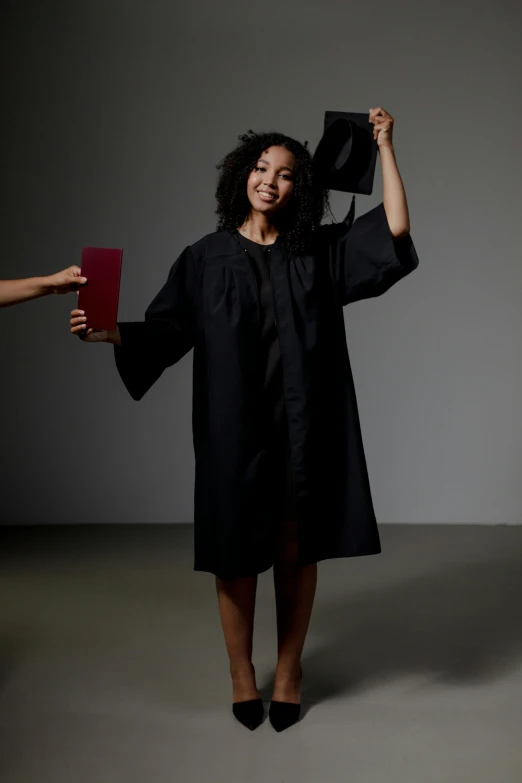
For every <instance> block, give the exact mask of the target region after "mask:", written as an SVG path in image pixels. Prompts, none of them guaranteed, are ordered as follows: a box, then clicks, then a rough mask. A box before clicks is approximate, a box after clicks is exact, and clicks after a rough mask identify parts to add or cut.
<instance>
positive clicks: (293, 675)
mask: <svg viewBox="0 0 522 783" xmlns="http://www.w3.org/2000/svg"><path fill="white" fill-rule="evenodd" d="M316 584H317V564H315V563H314V564H313V565H308V566H302V565H300V564H299V561H298V542H297V523H296V522H285V523H284V524H283V525H282V527H281V530H280V533H279V535H278V538H277V545H276V557H275V561H274V586H275V594H276V609H277V640H278V661H277V669H276V678H275V684H274V693H273V697H272V698H273V700H274V701H286V702H292V703H295V704H297V703H299V702H300V698H301V697H300V694H301V654H302V652H303V647H304V643H305V639H306V633H307V631H308V625H309V623H310V616H311V614H312V607H313V603H314V597H315V588H316Z"/></svg>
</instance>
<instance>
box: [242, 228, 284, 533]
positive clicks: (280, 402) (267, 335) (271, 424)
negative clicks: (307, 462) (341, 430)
mask: <svg viewBox="0 0 522 783" xmlns="http://www.w3.org/2000/svg"><path fill="white" fill-rule="evenodd" d="M235 236H236V238H237V240H238V242H239V244H240V245H241V247H242V248H243V250H244V251H245V253H246V254H247V256H248V260H249V263H250V264H251V265H252V270H253V272H254V276H255V279H256V285H257V294H258V299H259V310H260V318H259V321H260V323H259V329H260V340H261V351H260V353H261V356H260V359H261V367H262V372H263V374H264V383H263V400H262V404H261V410H262V416H263V418H264V421H265V424H264V426H265V427H266V433H267V444H268V445H267V452H268V455H269V460H270V461H271V463H272V466H271V467H272V470H271V471H270V472H271V479H270V485H271V494H273V496H274V510H273V513H274V524H275V525H277V523H278V522H279V521H288V520H291V519H293V516H294V481H293V475H292V463H291V459H290V443H289V439H288V426H287V422H286V415H285V396H284V388H283V362H282V357H281V346H280V344H279V336H278V333H277V323H276V314H275V307H274V292H273V289H272V278H271V275H270V253H271V250H272V245H261V244H259V242H253V241H252V240H251V239H248V238H247V237H245V236H243V234H241V233H240V232H239V231H237V232H236V234H235Z"/></svg>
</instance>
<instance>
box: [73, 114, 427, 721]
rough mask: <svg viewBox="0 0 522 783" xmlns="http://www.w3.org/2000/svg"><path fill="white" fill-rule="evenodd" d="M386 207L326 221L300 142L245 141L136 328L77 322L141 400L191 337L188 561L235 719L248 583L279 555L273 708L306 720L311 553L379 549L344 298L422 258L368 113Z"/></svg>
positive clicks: (284, 716) (254, 709) (249, 626)
mask: <svg viewBox="0 0 522 783" xmlns="http://www.w3.org/2000/svg"><path fill="white" fill-rule="evenodd" d="M370 121H371V122H372V123H373V125H374V137H375V138H376V139H377V142H378V145H379V148H380V152H381V162H382V170H383V178H384V205H381V206H380V207H377V208H376V209H374V210H372V211H371V212H369V213H368V214H366V215H364V216H363V217H361V218H359V219H358V220H356V221H355V223H354V225H353V227H352V228H351V229H349V228H348V227H347V226H346V225H345V224H341V225H331V226H321V220H322V217H323V212H324V209H325V206H326V204H327V194H326V192H325V191H324V190H323V189H322V188H321V187H320V185H319V184H318V183H317V182H316V178H315V176H314V168H313V165H312V160H311V157H310V154H309V152H308V150H307V149H306V147H305V146H303V145H301V144H300V143H299V142H297V141H294V140H293V139H289V138H288V137H286V136H283V135H281V134H275V133H273V134H263V135H256V134H253V133H250V134H248V135H246V136H243V137H240V138H241V143H240V144H239V145H238V146H237V147H236V149H235V150H233V151H232V152H231V153H230V154H229V155H227V156H226V157H225V159H224V160H223V161H222V163H221V164H220V165H219V167H218V168H219V169H220V179H219V184H218V188H217V194H216V195H217V202H218V209H217V213H218V216H219V224H218V231H217V232H215V233H214V234H210V235H208V236H206V237H204V238H203V239H202V240H200V241H199V242H197V243H196V244H194V245H192V246H191V247H188V248H186V249H185V250H184V252H183V253H182V254H181V256H180V257H179V258H178V260H177V261H176V263H175V264H174V265H173V267H172V269H171V271H170V274H169V277H168V280H167V282H166V283H165V285H164V287H163V288H162V290H161V291H160V292H159V294H158V295H157V296H156V298H155V299H154V301H153V302H152V304H151V305H150V306H149V308H148V310H147V312H146V315H145V321H144V322H140V323H120V324H119V325H118V328H117V329H116V331H114V332H93V330H92V329H90V328H88V326H87V325H86V321H87V318H88V315H86V314H85V313H84V312H81V311H79V310H74V311H73V312H72V318H71V332H72V333H73V334H76V335H79V336H80V337H82V339H84V340H86V341H87V342H108V343H113V344H114V345H115V346H116V347H115V355H116V363H117V367H118V370H119V372H120V374H121V377H122V379H123V381H124V383H125V385H126V386H127V388H128V390H129V392H130V394H131V395H132V396H133V398H134V399H137V400H138V399H140V398H141V397H142V396H143V395H144V394H145V392H146V391H147V390H148V389H149V388H150V387H151V386H152V384H153V383H154V382H155V381H156V380H157V379H158V378H159V376H160V375H161V373H162V372H163V370H164V369H165V368H166V367H168V366H170V365H172V364H174V363H175V362H176V361H178V360H179V359H180V358H181V357H182V356H183V355H184V354H185V353H187V351H189V350H190V349H191V348H192V347H193V348H194V384H193V390H194V391H193V435H194V448H195V454H196V488H195V511H194V521H195V527H194V536H195V568H196V570H202V571H209V572H211V573H213V574H215V576H216V584H217V593H218V600H219V609H220V614H221V621H222V625H223V631H224V636H225V642H226V646H227V651H228V655H229V658H230V673H231V677H232V687H233V712H234V715H235V716H236V717H237V718H238V720H240V721H241V722H242V723H243V724H244V725H245V726H247V727H248V728H250V729H254V728H256V727H257V726H258V725H259V724H260V723H261V721H262V718H263V706H262V702H261V700H260V698H259V693H258V691H257V686H256V681H255V672H254V667H253V665H252V635H253V622H254V606H255V595H256V585H257V576H258V574H259V573H261V572H262V571H264V570H266V569H268V568H270V567H272V566H273V569H274V581H275V592H276V607H277V632H278V662H277V669H276V676H275V683H274V691H273V700H272V703H271V706H270V712H269V717H270V720H271V722H272V725H273V726H274V728H275V729H276V730H277V731H281V730H282V729H285V728H287V727H288V726H290V725H292V724H293V723H295V722H296V721H297V720H298V718H299V714H300V684H301V676H302V675H301V663H300V661H301V653H302V650H303V646H304V642H305V637H306V633H307V629H308V624H309V620H310V615H311V611H312V605H313V601H314V595H315V588H316V580H317V562H318V561H319V560H323V559H326V558H334V557H349V556H356V555H365V554H374V553H377V552H379V551H380V544H379V536H378V532H377V525H376V522H375V516H374V512H373V507H372V500H371V496H370V489H369V483H368V477H367V473H366V465H365V459H364V451H363V445H362V440H361V435H360V429H359V421H358V415H357V404H356V399H355V392H354V388H353V381H352V375H351V370H350V365H349V360H348V353H347V349H346V338H345V329H344V320H343V312H342V306H343V305H344V304H347V303H348V302H352V301H356V300H358V299H363V298H366V297H372V296H377V295H379V294H381V293H384V291H386V290H387V289H388V288H389V287H390V286H391V285H393V284H394V283H395V282H396V281H397V280H399V279H400V278H402V277H404V276H405V275H406V274H408V272H410V271H411V270H412V269H414V268H415V267H416V266H417V263H418V261H417V256H416V253H415V250H414V248H413V244H412V242H411V239H410V238H409V233H408V232H409V218H408V208H407V203H406V196H405V193H404V188H403V185H402V182H401V178H400V175H399V172H398V169H397V164H396V162H395V157H394V151H393V144H392V128H393V118H392V117H391V116H390V115H389V114H388V113H387V112H385V111H384V110H382V109H372V110H371V111H370Z"/></svg>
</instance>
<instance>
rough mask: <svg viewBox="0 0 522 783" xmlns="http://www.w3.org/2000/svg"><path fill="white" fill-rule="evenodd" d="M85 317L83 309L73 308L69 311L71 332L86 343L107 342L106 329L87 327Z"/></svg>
mask: <svg viewBox="0 0 522 783" xmlns="http://www.w3.org/2000/svg"><path fill="white" fill-rule="evenodd" d="M86 321H87V318H86V316H85V311H84V310H73V311H72V312H71V321H70V324H71V334H75V335H76V336H77V337H79V338H80V339H81V340H83V341H84V342H86V343H106V342H108V340H107V337H108V334H107V330H106V329H97V330H94V329H87V326H86Z"/></svg>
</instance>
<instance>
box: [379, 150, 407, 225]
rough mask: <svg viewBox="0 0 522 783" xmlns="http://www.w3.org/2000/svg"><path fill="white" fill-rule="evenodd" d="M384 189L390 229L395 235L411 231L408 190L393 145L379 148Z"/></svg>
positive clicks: (385, 207)
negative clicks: (405, 187)
mask: <svg viewBox="0 0 522 783" xmlns="http://www.w3.org/2000/svg"><path fill="white" fill-rule="evenodd" d="M379 152H380V157H381V165H382V180H383V189H384V199H383V200H384V209H385V212H386V217H387V219H388V225H389V226H390V231H391V233H392V235H393V236H394V237H397V238H398V237H401V236H404V235H405V234H408V233H409V231H410V216H409V213H408V202H407V200H406V191H405V190H404V185H403V182H402V179H401V175H400V173H399V169H398V166H397V161H396V159H395V152H394V149H393V147H392V146H382V147H380V148H379Z"/></svg>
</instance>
